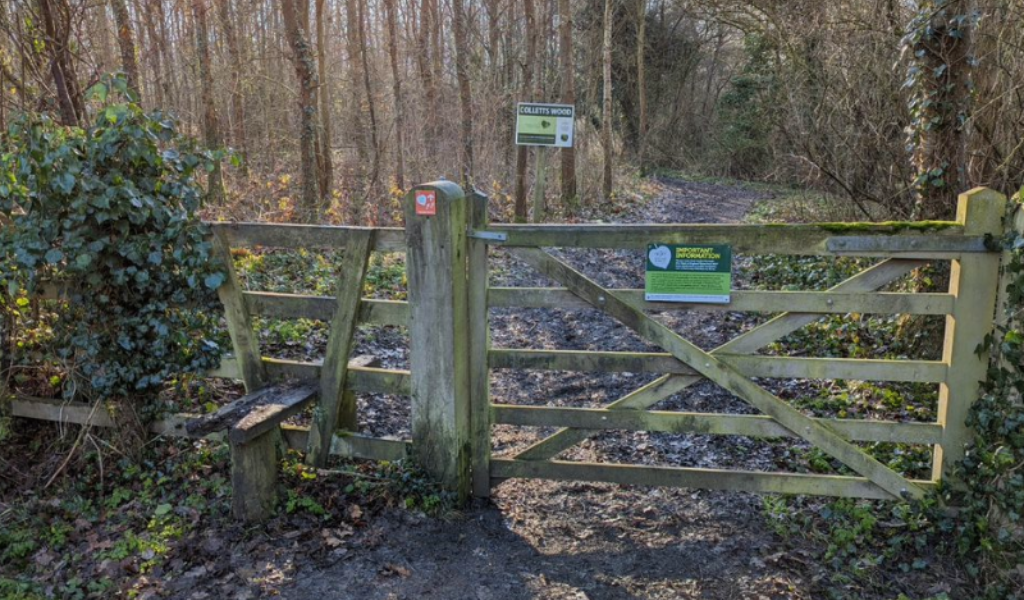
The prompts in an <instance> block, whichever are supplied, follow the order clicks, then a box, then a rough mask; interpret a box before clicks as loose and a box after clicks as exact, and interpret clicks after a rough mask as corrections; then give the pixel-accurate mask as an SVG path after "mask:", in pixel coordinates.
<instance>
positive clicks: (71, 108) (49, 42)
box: [39, 0, 85, 126]
mask: <svg viewBox="0 0 1024 600" xmlns="http://www.w3.org/2000/svg"><path fill="white" fill-rule="evenodd" d="M39 15H40V19H41V20H42V22H43V34H44V35H45V36H46V46H47V49H48V50H49V57H50V76H51V77H52V78H53V86H54V88H55V89H56V92H57V106H58V107H59V109H60V118H61V123H62V124H63V125H68V126H76V125H80V124H81V123H82V122H83V121H84V120H85V101H84V100H83V98H82V94H81V91H80V90H79V87H78V79H77V76H76V75H75V68H74V59H73V58H72V56H71V51H70V50H69V49H68V44H69V43H70V38H71V24H70V22H69V21H70V9H69V8H68V6H67V4H66V3H64V2H61V0H39Z"/></svg>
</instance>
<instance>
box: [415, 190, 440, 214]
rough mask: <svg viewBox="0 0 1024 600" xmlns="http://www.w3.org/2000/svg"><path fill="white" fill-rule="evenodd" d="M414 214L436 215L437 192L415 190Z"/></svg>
mask: <svg viewBox="0 0 1024 600" xmlns="http://www.w3.org/2000/svg"><path fill="white" fill-rule="evenodd" d="M416 214H418V215H427V216H430V215H436V214H437V192H435V191H434V190H416Z"/></svg>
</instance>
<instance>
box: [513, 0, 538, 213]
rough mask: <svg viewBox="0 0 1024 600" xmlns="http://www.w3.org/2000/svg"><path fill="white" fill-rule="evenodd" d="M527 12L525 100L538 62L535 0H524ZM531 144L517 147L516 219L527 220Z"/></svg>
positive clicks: (524, 66)
mask: <svg viewBox="0 0 1024 600" xmlns="http://www.w3.org/2000/svg"><path fill="white" fill-rule="evenodd" d="M523 10H524V11H525V12H526V60H525V61H524V62H523V98H522V100H523V101H527V100H530V98H529V97H528V94H530V93H531V92H532V91H533V69H534V63H536V62H537V16H536V13H535V12H534V6H533V0H524V1H523ZM529 149H530V148H529V146H518V147H517V148H516V198H515V206H514V208H513V210H514V212H515V220H516V222H518V223H525V222H526V213H527V206H526V159H527V157H529Z"/></svg>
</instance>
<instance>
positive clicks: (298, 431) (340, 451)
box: [281, 425, 412, 462]
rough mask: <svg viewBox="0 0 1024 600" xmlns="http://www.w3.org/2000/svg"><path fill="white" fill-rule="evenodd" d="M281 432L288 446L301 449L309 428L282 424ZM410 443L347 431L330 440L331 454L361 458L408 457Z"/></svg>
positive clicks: (304, 443)
mask: <svg viewBox="0 0 1024 600" xmlns="http://www.w3.org/2000/svg"><path fill="white" fill-rule="evenodd" d="M281 433H282V434H283V435H284V439H285V442H286V443H287V444H288V447H289V448H296V449H302V448H305V447H306V446H307V444H308V439H309V429H308V428H306V427H297V426H294V425H283V426H282V427H281ZM411 447H412V443H411V442H409V441H408V440H397V439H392V438H375V437H370V436H366V435H362V434H358V433H352V432H348V431H340V432H338V433H335V434H334V438H333V439H332V440H331V455H332V456H341V457H343V458H358V459H363V460H387V461H392V462H394V461H399V460H405V459H407V458H408V457H409V449H410V448H411Z"/></svg>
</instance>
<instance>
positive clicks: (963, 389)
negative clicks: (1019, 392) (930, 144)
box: [932, 188, 1006, 480]
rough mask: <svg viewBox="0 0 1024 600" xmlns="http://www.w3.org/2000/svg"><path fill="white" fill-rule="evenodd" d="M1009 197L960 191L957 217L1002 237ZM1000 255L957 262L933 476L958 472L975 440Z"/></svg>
mask: <svg viewBox="0 0 1024 600" xmlns="http://www.w3.org/2000/svg"><path fill="white" fill-rule="evenodd" d="M1005 212H1006V196H1004V195H1002V194H1000V193H998V192H994V191H992V190H989V189H986V188H975V189H973V190H971V191H970V192H967V193H966V194H961V195H960V202H959V204H958V205H957V220H958V221H959V222H961V223H963V224H964V230H965V231H968V232H970V233H971V234H974V235H984V234H988V235H990V236H992V237H994V238H998V237H999V236H1001V235H1002V233H1003V215H1004V214H1005ZM999 260H1000V256H999V254H977V255H975V254H972V255H964V256H963V257H962V258H961V259H960V260H955V261H953V264H952V266H951V269H950V277H949V292H950V293H951V294H952V295H954V296H955V297H956V306H955V307H954V308H953V314H951V315H950V316H948V317H946V338H945V342H944V344H943V351H942V360H943V361H944V362H946V363H947V364H948V365H949V378H948V380H947V382H946V383H944V384H943V385H941V386H940V387H939V404H938V416H939V424H941V425H943V426H944V427H945V433H944V434H943V439H942V443H941V444H939V445H938V446H936V447H935V452H934V458H933V465H932V479H933V480H938V479H941V478H943V477H946V478H950V477H951V476H952V475H953V470H954V466H955V465H956V463H957V461H959V460H960V459H961V458H963V456H964V449H965V448H966V446H967V444H968V442H969V441H970V438H971V432H970V428H968V427H967V415H968V413H969V412H970V409H971V405H973V404H974V401H975V400H977V399H978V394H979V391H980V388H981V382H982V381H983V380H984V379H985V377H986V374H987V371H988V352H987V351H983V352H981V353H978V349H979V348H980V349H982V350H985V349H986V348H987V346H986V344H985V343H984V342H985V337H986V336H987V335H988V334H989V333H991V332H992V328H993V325H994V318H995V311H996V296H997V293H998V290H997V287H998V284H999Z"/></svg>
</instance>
